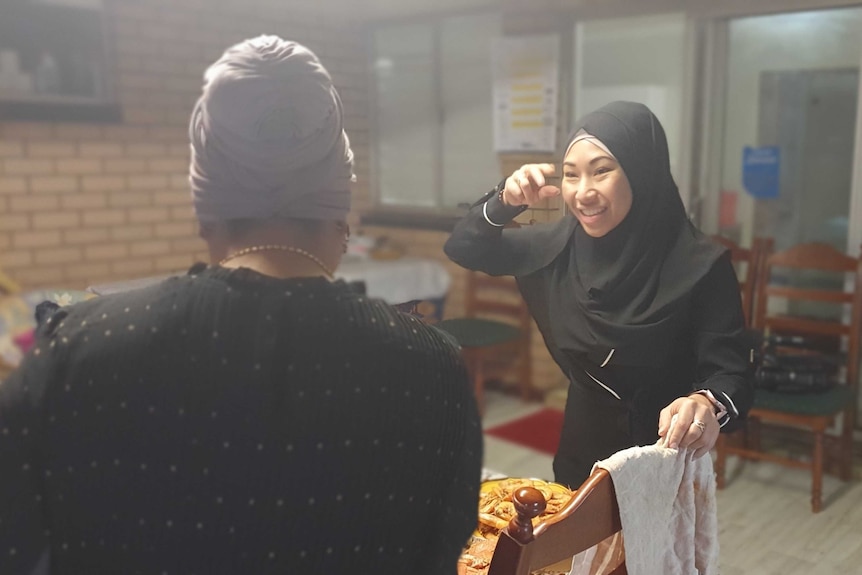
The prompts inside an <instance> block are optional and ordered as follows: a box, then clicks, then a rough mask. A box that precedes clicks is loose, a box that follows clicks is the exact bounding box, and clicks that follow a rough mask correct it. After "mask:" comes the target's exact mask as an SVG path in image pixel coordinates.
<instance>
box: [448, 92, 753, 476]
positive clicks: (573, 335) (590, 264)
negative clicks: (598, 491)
mask: <svg viewBox="0 0 862 575" xmlns="http://www.w3.org/2000/svg"><path fill="white" fill-rule="evenodd" d="M554 171H555V168H554V166H553V165H550V164H529V165H525V166H522V167H521V168H520V169H518V170H516V171H515V173H513V174H512V175H511V176H510V177H508V178H507V179H506V180H504V181H503V182H501V183H500V185H498V186H497V188H495V189H494V190H492V191H491V192H489V193H488V194H486V195H485V196H484V197H483V198H482V199H480V200H479V202H477V203H476V204H474V206H473V208H472V209H471V210H470V212H469V213H468V215H467V217H465V218H464V219H463V220H461V221H460V222H459V223H458V225H457V226H456V227H455V230H454V231H453V233H452V236H451V237H450V238H449V240H448V241H447V243H446V246H445V250H446V254H447V255H448V256H449V257H450V258H451V259H452V260H453V261H455V262H456V263H458V264H460V265H462V266H464V267H466V268H469V269H473V270H479V271H483V272H486V273H489V274H491V275H513V276H515V277H516V278H517V280H518V285H519V287H520V289H521V293H522V294H523V296H524V299H525V300H526V302H527V305H528V307H529V309H530V312H531V314H532V316H533V318H534V319H535V320H536V323H537V325H538V327H539V330H540V332H541V333H542V336H543V338H544V340H545V344H546V345H547V347H548V350H549V351H550V353H551V356H552V357H553V358H554V360H555V361H556V362H557V364H558V365H559V366H560V368H561V369H562V370H563V372H564V373H565V374H566V375H567V376H568V378H569V381H570V386H569V395H568V400H567V403H566V415H565V421H564V424H563V431H562V436H561V439H560V446H559V449H558V451H557V454H556V457H555V458H554V473H555V476H556V480H557V481H559V482H561V483H565V484H568V485H570V486H573V487H577V486H578V485H580V483H581V482H582V481H583V480H584V479H586V478H587V476H588V475H589V473H590V470H591V469H592V466H593V463H595V462H596V461H597V460H600V459H604V458H606V457H608V456H610V455H611V454H613V453H615V452H616V451H619V450H621V449H625V448H628V447H632V446H634V445H647V444H652V443H655V442H656V440H657V439H658V438H659V437H662V438H665V439H666V440H667V444H668V445H669V446H670V447H680V448H687V449H689V450H693V451H694V455H695V457H700V456H702V455H703V454H705V453H707V452H708V451H709V450H710V449H711V448H712V446H713V445H714V444H715V441H716V439H717V438H718V433H719V428H720V427H724V426H725V424H727V423H729V422H732V421H734V420H738V419H739V418H740V417H743V416H744V415H745V413H746V412H747V411H748V409H749V407H750V405H751V402H752V398H753V391H752V384H751V366H750V360H749V357H750V349H749V347H748V344H747V341H746V338H745V336H744V325H743V315H742V308H741V303H740V297H739V287H738V283H737V279H736V275H735V273H734V270H733V267H732V265H731V263H730V259H729V255H728V254H727V253H726V250H724V249H722V248H721V247H718V246H716V245H714V244H713V243H712V242H710V241H709V240H708V239H707V238H705V237H704V236H703V235H702V234H701V233H700V232H699V231H698V230H697V229H696V228H694V226H693V225H692V224H691V223H690V222H689V220H688V218H687V217H686V214H685V210H684V207H683V204H682V200H681V199H680V196H679V192H678V190H677V187H676V184H675V183H674V181H673V177H672V176H671V173H670V162H669V158H668V148H667V140H666V139H665V135H664V130H663V129H662V127H661V124H660V123H659V121H658V119H657V118H656V117H655V116H654V115H653V114H652V112H650V110H649V109H648V108H647V107H646V106H644V105H642V104H636V103H633V102H613V103H610V104H608V105H606V106H604V107H602V108H600V109H598V110H596V111H595V112H592V113H590V114H588V115H586V116H585V117H584V118H582V119H581V120H580V121H579V122H578V125H577V126H576V127H575V129H574V130H573V131H572V134H571V136H570V137H569V145H568V147H567V150H566V153H565V155H564V160H563V173H562V179H561V183H560V187H559V188H557V187H555V186H551V185H548V184H547V176H550V175H551V174H553V173H554ZM558 194H562V198H563V200H564V201H565V203H566V205H567V207H568V213H567V214H566V216H565V217H563V218H562V219H561V220H559V221H558V222H555V223H552V224H545V225H535V226H530V227H527V228H520V229H505V230H504V229H503V226H504V225H505V224H506V223H507V222H508V221H509V220H511V219H512V218H514V217H515V216H517V215H518V214H519V213H521V212H522V211H524V210H526V209H527V208H528V207H529V206H530V205H532V204H534V203H536V202H538V201H540V200H541V199H543V198H547V197H551V196H555V195H558ZM674 416H676V419H673V418H674ZM672 420H673V421H674V423H673V424H672V423H671V422H672Z"/></svg>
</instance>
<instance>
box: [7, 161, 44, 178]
mask: <svg viewBox="0 0 862 575" xmlns="http://www.w3.org/2000/svg"><path fill="white" fill-rule="evenodd" d="M3 171H4V172H5V174H4V175H9V176H48V175H51V174H53V173H54V162H52V161H51V160H44V159H33V158H10V159H6V160H3Z"/></svg>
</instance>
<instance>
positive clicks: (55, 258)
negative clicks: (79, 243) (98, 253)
mask: <svg viewBox="0 0 862 575" xmlns="http://www.w3.org/2000/svg"><path fill="white" fill-rule="evenodd" d="M77 261H81V250H80V249H79V248H57V249H53V250H38V251H37V252H36V263H37V264H43V265H47V264H61V263H70V262H77Z"/></svg>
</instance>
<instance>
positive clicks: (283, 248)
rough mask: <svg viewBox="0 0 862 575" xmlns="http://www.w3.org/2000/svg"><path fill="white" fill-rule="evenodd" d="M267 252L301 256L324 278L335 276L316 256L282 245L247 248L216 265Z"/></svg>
mask: <svg viewBox="0 0 862 575" xmlns="http://www.w3.org/2000/svg"><path fill="white" fill-rule="evenodd" d="M267 251H279V252H290V253H292V254H296V255H298V256H302V257H304V258H306V259H309V260H311V261H312V262H314V263H315V264H317V266H318V267H319V268H320V269H322V270H323V272H324V273H325V274H326V277H327V278H328V279H330V280H331V279H333V277H334V276H335V274H333V273H332V270H331V269H329V266H327V265H326V264H325V263H323V261H321V259H320V258H319V257H317V256H316V255H314V254H312V253H310V252H307V251H305V250H303V249H301V248H295V247H293V246H284V245H279V244H267V245H263V246H251V247H249V248H245V249H242V250H239V251H238V252H236V253H232V254H231V255H229V256H227V257H226V258H224V259H223V260H221V261H220V262H219V263H218V265H220V266H223V265H224V264H225V263H227V262H229V261H230V260H232V259H236V258H238V257H240V256H245V255H248V254H254V253H257V252H267Z"/></svg>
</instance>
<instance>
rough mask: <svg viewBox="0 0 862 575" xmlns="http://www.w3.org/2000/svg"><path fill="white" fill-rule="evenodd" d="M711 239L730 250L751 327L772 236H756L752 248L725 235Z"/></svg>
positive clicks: (743, 306)
mask: <svg viewBox="0 0 862 575" xmlns="http://www.w3.org/2000/svg"><path fill="white" fill-rule="evenodd" d="M711 239H712V240H713V241H715V242H717V243H719V244H721V245H723V246H724V247H726V248H727V249H728V250H729V251H730V261H731V262H732V263H733V267H734V269H735V270H736V275H737V277H738V278H739V292H740V296H741V297H742V312H743V314H745V325H746V326H748V327H751V325H752V323H753V321H754V308H755V302H756V299H757V298H756V293H757V278H758V277H759V275H760V268H761V267H762V266H763V262H764V260H765V258H766V257H767V256H768V255H769V254H770V253H771V252H772V246H773V240H772V238H761V237H757V238H754V241H753V242H752V245H751V247H750V248H744V247H742V246H740V245H739V244H737V243H736V242H734V241H733V240H731V239H729V238H726V237H724V236H718V235H715V236H711Z"/></svg>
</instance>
